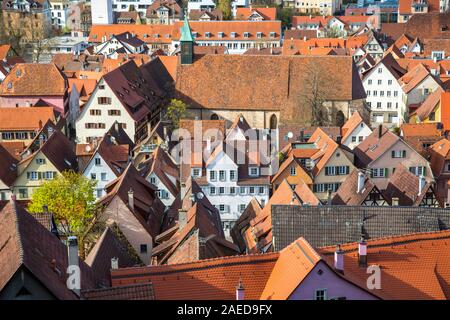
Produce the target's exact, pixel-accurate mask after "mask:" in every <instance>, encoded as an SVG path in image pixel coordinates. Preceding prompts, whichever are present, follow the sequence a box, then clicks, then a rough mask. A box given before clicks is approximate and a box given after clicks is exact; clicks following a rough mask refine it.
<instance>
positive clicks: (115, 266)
mask: <svg viewBox="0 0 450 320" xmlns="http://www.w3.org/2000/svg"><path fill="white" fill-rule="evenodd" d="M111 269H112V270H117V269H119V258H116V257H114V258H111Z"/></svg>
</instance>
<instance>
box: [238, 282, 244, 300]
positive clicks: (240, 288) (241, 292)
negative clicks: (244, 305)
mask: <svg viewBox="0 0 450 320" xmlns="http://www.w3.org/2000/svg"><path fill="white" fill-rule="evenodd" d="M236 300H245V288H244V285H243V284H242V280H239V284H238V285H237V287H236Z"/></svg>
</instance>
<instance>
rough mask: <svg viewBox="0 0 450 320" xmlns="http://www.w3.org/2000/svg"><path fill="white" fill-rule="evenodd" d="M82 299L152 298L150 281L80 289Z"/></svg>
mask: <svg viewBox="0 0 450 320" xmlns="http://www.w3.org/2000/svg"><path fill="white" fill-rule="evenodd" d="M81 296H82V299H84V300H154V299H155V294H154V292H153V285H152V284H151V283H142V284H132V285H129V286H121V287H112V288H102V289H92V290H82V291H81Z"/></svg>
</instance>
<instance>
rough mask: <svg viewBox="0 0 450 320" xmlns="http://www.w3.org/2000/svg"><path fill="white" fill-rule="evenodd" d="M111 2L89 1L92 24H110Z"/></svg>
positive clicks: (110, 0)
mask: <svg viewBox="0 0 450 320" xmlns="http://www.w3.org/2000/svg"><path fill="white" fill-rule="evenodd" d="M112 8H113V7H112V0H91V15H92V24H93V25H94V24H112V23H113V22H114V19H113V9H112Z"/></svg>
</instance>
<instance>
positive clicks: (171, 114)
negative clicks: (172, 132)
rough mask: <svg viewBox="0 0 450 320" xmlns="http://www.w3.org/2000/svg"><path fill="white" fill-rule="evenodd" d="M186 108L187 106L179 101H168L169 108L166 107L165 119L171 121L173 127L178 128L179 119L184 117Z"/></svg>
mask: <svg viewBox="0 0 450 320" xmlns="http://www.w3.org/2000/svg"><path fill="white" fill-rule="evenodd" d="M187 108H188V105H187V104H186V103H184V102H183V101H181V100H178V99H172V100H170V103H169V106H168V107H167V118H168V119H169V120H170V121H172V123H173V125H174V126H175V127H178V125H179V123H180V119H181V118H183V117H184V116H185V115H186V109H187Z"/></svg>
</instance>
